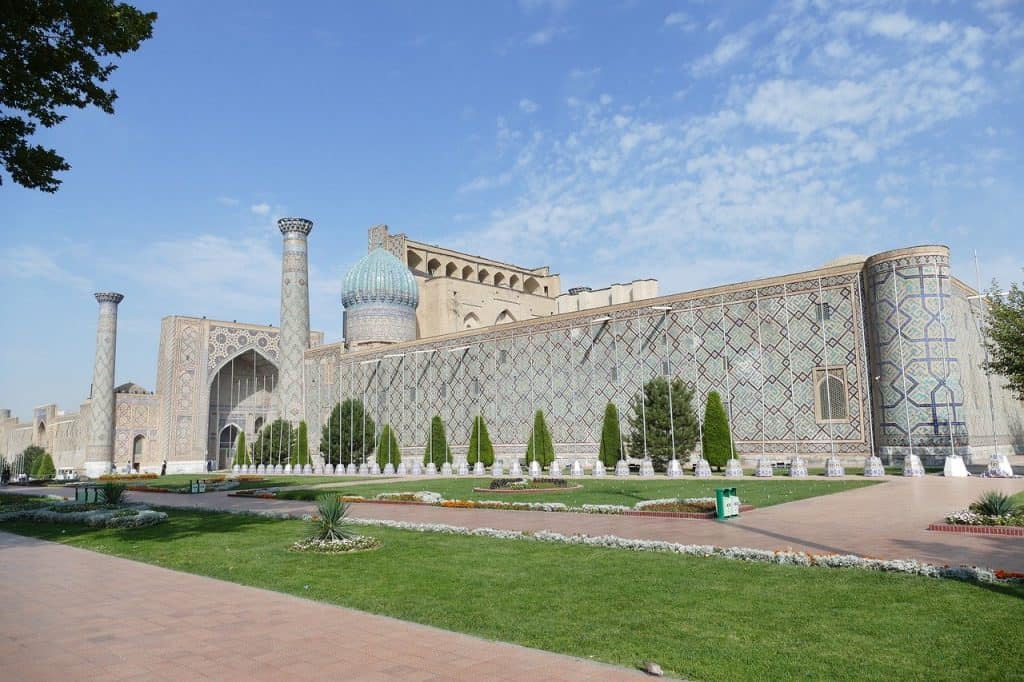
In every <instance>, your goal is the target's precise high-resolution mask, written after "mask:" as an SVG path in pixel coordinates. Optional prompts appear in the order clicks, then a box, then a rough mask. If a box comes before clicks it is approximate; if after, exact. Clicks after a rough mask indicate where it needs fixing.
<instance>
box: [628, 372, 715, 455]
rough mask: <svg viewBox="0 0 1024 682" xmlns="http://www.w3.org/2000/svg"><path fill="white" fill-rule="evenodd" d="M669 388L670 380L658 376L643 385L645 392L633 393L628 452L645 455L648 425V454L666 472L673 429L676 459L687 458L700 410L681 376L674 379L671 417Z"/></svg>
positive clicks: (694, 438) (693, 439)
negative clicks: (696, 407) (698, 410)
mask: <svg viewBox="0 0 1024 682" xmlns="http://www.w3.org/2000/svg"><path fill="white" fill-rule="evenodd" d="M668 391H669V383H668V380H667V379H665V377H655V378H654V379H651V380H650V381H648V382H647V383H646V384H644V390H643V392H642V394H637V395H636V396H634V397H633V400H632V401H631V403H630V406H631V408H632V414H631V415H630V417H629V426H630V434H629V451H630V452H631V453H632V455H633V457H643V453H644V445H645V439H644V425H645V424H646V427H647V429H646V447H647V454H648V455H649V456H650V458H651V462H652V464H653V465H654V468H655V469H657V470H658V471H664V470H665V469H666V468H667V464H668V462H669V460H671V459H672V458H673V450H672V443H673V437H672V436H673V429H674V433H675V458H677V459H684V458H686V457H687V456H688V455H689V453H690V451H691V450H693V448H694V446H695V445H696V444H697V431H698V429H697V413H696V412H695V411H694V409H693V391H692V390H691V389H690V388H689V387H688V386H687V385H686V384H685V383H684V382H683V380H682V379H673V380H672V416H671V418H670V417H669V409H668V408H669V395H668Z"/></svg>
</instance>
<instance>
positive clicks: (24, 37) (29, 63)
mask: <svg viewBox="0 0 1024 682" xmlns="http://www.w3.org/2000/svg"><path fill="white" fill-rule="evenodd" d="M154 21H156V12H141V11H139V10H137V9H136V8H134V7H132V6H131V5H128V4H126V3H117V2H113V0H5V1H4V3H3V5H2V6H0V162H2V163H3V166H4V168H5V169H6V171H7V173H8V174H9V175H10V176H11V180H13V181H14V182H16V183H17V184H19V185H21V186H22V187H27V188H29V189H39V190H42V191H43V192H56V191H57V188H58V187H59V186H60V183H61V181H60V180H59V179H57V178H56V177H54V174H55V173H57V172H59V171H66V170H69V169H70V168H71V166H70V165H69V164H68V163H67V161H65V160H64V157H62V156H60V155H59V154H58V153H57V151H56V150H54V149H47V148H46V147H43V146H42V145H32V144H30V142H29V138H30V137H31V136H32V135H33V134H34V133H35V132H36V129H37V128H38V127H39V126H42V127H44V128H52V127H54V126H55V125H57V124H58V123H60V122H61V121H63V120H64V119H65V118H67V114H65V113H63V112H66V111H67V110H68V109H69V108H70V107H77V108H79V109H84V108H85V107H87V106H95V107H97V108H99V109H100V110H102V111H105V112H106V113H108V114H113V113H114V101H115V100H116V99H117V93H116V92H115V91H114V90H113V89H109V90H108V89H104V88H103V87H102V86H103V84H104V83H106V82H107V79H109V78H110V75H111V74H112V73H113V72H114V70H115V69H117V66H115V65H114V64H113V63H112V62H111V61H110V60H109V59H107V58H108V57H111V56H113V57H120V56H121V55H124V54H126V53H128V52H134V51H135V50H137V49H139V45H140V44H141V43H142V41H144V40H147V39H149V38H150V37H151V36H152V35H153V22H154ZM0 184H3V177H2V176H0Z"/></svg>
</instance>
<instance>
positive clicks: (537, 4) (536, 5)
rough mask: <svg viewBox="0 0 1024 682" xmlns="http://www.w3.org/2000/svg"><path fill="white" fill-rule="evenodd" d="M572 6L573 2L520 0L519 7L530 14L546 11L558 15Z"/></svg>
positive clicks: (562, 0)
mask: <svg viewBox="0 0 1024 682" xmlns="http://www.w3.org/2000/svg"><path fill="white" fill-rule="evenodd" d="M571 4H572V0H519V6H520V7H521V8H522V9H523V11H524V12H528V13H529V12H536V11H541V10H546V11H549V12H553V13H556V14H557V13H561V12H564V11H565V10H567V9H569V5H571Z"/></svg>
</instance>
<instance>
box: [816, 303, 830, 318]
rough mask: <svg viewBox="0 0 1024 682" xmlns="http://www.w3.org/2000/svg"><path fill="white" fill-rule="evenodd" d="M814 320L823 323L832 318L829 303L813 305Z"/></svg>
mask: <svg viewBox="0 0 1024 682" xmlns="http://www.w3.org/2000/svg"><path fill="white" fill-rule="evenodd" d="M814 318H815V319H816V320H817V321H818V322H825V321H827V320H830V319H831V318H832V304H830V303H815V304H814Z"/></svg>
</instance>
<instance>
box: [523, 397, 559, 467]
mask: <svg viewBox="0 0 1024 682" xmlns="http://www.w3.org/2000/svg"><path fill="white" fill-rule="evenodd" d="M535 459H536V460H537V461H538V462H540V465H541V467H546V466H549V465H550V464H551V463H552V462H554V461H555V445H554V443H553V442H552V440H551V431H549V430H548V424H547V422H546V421H545V420H544V411H543V410H537V414H535V415H534V417H533V428H532V429H530V437H529V439H527V441H526V463H527V464H529V463H530V462H532V461H533V460H535Z"/></svg>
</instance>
